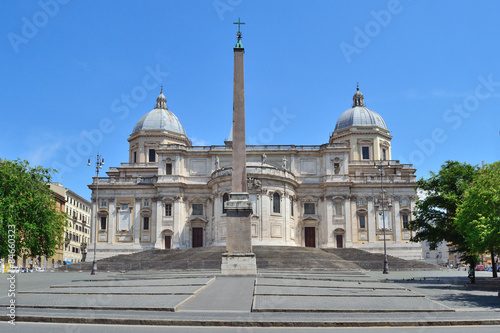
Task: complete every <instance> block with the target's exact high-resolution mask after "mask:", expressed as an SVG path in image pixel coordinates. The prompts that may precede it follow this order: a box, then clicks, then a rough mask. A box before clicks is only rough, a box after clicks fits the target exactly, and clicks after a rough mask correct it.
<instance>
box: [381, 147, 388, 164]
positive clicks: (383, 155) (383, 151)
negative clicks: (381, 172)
mask: <svg viewBox="0 0 500 333" xmlns="http://www.w3.org/2000/svg"><path fill="white" fill-rule="evenodd" d="M382 159H383V160H384V161H385V160H387V152H386V150H385V149H382Z"/></svg>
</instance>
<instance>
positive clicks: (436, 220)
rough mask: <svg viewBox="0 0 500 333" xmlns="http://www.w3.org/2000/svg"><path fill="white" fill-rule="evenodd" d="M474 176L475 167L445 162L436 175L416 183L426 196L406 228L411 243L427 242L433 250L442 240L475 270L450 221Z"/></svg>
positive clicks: (455, 228) (418, 204) (472, 256)
mask: <svg viewBox="0 0 500 333" xmlns="http://www.w3.org/2000/svg"><path fill="white" fill-rule="evenodd" d="M477 172H478V167H477V166H473V165H470V164H467V163H460V162H456V161H446V162H445V163H444V164H443V165H442V166H441V169H440V170H439V172H438V173H434V172H431V173H430V174H431V177H430V178H429V179H423V178H421V179H420V180H418V182H417V184H418V188H419V189H420V190H422V191H424V193H425V195H426V196H425V197H424V198H422V199H418V200H417V203H416V207H415V211H414V214H415V219H414V220H413V221H411V222H410V228H411V229H412V230H414V231H415V232H416V233H415V235H414V236H413V238H412V241H414V242H421V241H427V242H429V246H430V248H431V249H436V247H437V245H438V243H439V242H441V241H443V240H444V241H446V242H449V243H451V244H453V245H454V247H455V249H456V251H457V252H460V253H462V259H465V260H466V262H468V263H469V264H471V266H475V260H474V259H475V258H476V256H475V255H474V253H472V252H471V249H470V248H468V243H466V241H465V239H464V237H463V235H462V233H461V232H460V231H459V230H458V228H457V227H456V223H455V219H454V218H455V215H456V212H457V208H458V206H459V205H460V203H461V202H462V199H463V197H464V194H465V191H466V190H467V188H468V187H469V186H470V184H471V183H472V181H473V179H474V177H475V175H476V174H477Z"/></svg>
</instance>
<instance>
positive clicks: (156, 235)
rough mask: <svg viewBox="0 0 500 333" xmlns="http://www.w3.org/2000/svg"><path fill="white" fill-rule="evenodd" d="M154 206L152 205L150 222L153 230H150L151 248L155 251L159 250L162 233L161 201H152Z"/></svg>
mask: <svg viewBox="0 0 500 333" xmlns="http://www.w3.org/2000/svg"><path fill="white" fill-rule="evenodd" d="M153 200H154V202H155V204H154V205H153V212H152V216H151V220H152V222H153V226H154V227H153V230H151V239H152V240H153V242H154V244H153V247H154V248H155V249H161V242H162V239H161V232H162V226H161V220H162V215H163V214H162V213H163V212H162V210H163V209H162V207H163V203H162V202H161V200H158V199H156V198H155V199H153Z"/></svg>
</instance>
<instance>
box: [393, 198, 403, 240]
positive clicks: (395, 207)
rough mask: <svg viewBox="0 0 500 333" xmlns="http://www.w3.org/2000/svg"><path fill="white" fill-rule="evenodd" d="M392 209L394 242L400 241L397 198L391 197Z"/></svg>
mask: <svg viewBox="0 0 500 333" xmlns="http://www.w3.org/2000/svg"><path fill="white" fill-rule="evenodd" d="M392 210H393V214H392V216H394V219H393V225H394V236H393V237H394V238H393V239H394V242H401V216H400V215H399V198H397V199H396V198H393V200H392Z"/></svg>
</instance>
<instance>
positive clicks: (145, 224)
mask: <svg viewBox="0 0 500 333" xmlns="http://www.w3.org/2000/svg"><path fill="white" fill-rule="evenodd" d="M142 228H143V229H144V230H149V217H148V216H145V217H143V224H142Z"/></svg>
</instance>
